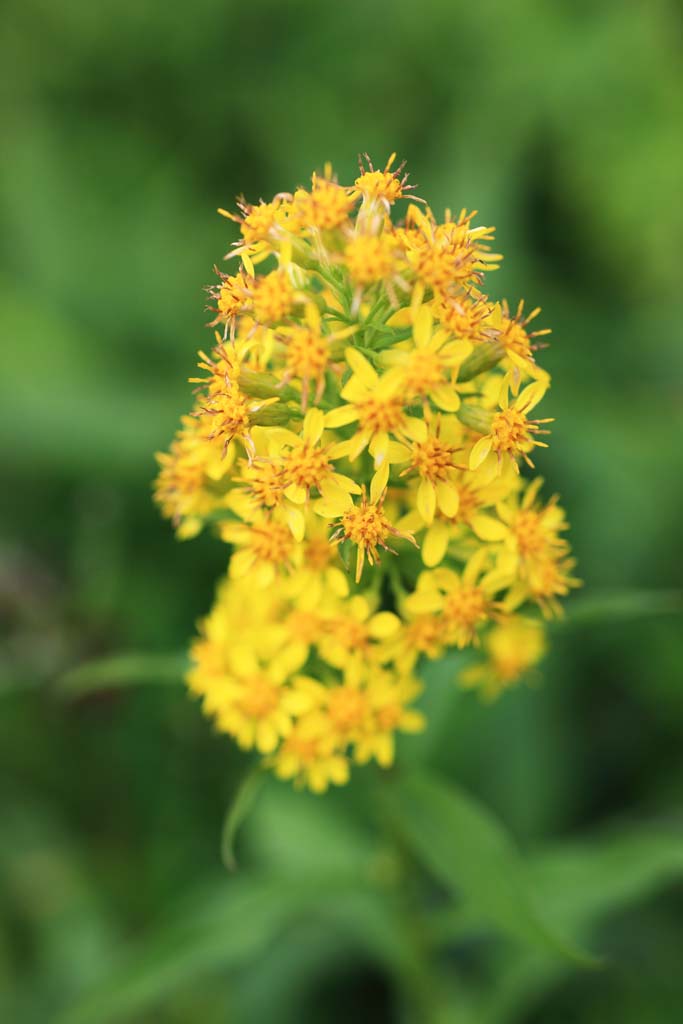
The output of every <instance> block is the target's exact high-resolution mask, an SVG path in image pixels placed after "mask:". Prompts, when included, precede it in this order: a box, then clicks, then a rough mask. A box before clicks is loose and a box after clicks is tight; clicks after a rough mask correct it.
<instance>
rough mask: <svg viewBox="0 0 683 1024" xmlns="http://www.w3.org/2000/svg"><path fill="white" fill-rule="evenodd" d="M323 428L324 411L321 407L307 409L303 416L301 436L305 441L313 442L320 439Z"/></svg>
mask: <svg viewBox="0 0 683 1024" xmlns="http://www.w3.org/2000/svg"><path fill="white" fill-rule="evenodd" d="M324 429H325V413H324V412H323V411H322V409H309V410H308V412H307V413H306V415H305V416H304V428H303V437H304V440H305V441H309V442H310V444H315V443H316V442H317V441H319V440H320V437H321V435H322V432H323V430H324Z"/></svg>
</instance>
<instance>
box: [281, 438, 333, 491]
mask: <svg viewBox="0 0 683 1024" xmlns="http://www.w3.org/2000/svg"><path fill="white" fill-rule="evenodd" d="M329 472H330V463H329V461H328V458H327V454H326V449H324V448H316V447H315V446H314V445H312V444H309V443H308V442H307V441H305V442H304V443H303V444H302V445H301V446H300V447H299V448H295V449H293V450H292V451H291V452H290V454H289V457H288V458H287V462H286V464H285V476H286V479H287V483H288V484H296V486H297V487H305V488H306V489H307V490H310V488H311V487H320V484H321V483H322V481H323V480H324V479H325V477H326V476H327V475H328V474H329Z"/></svg>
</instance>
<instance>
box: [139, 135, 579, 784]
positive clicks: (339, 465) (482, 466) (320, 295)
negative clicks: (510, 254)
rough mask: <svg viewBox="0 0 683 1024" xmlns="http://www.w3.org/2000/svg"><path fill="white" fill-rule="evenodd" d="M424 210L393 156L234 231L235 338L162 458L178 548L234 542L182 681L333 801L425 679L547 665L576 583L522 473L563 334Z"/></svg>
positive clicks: (537, 437)
mask: <svg viewBox="0 0 683 1024" xmlns="http://www.w3.org/2000/svg"><path fill="white" fill-rule="evenodd" d="M411 191H412V186H410V185H408V183H407V175H406V174H405V173H404V169H403V164H400V165H398V166H396V165H395V156H394V155H392V156H391V157H390V158H389V160H388V161H387V162H386V164H381V165H379V167H378V168H376V167H375V166H374V165H373V163H372V161H371V160H370V158H369V157H367V156H365V157H364V158H363V160H362V161H361V164H360V171H359V174H358V176H357V177H356V179H355V181H354V182H353V184H351V185H344V184H343V183H342V184H340V183H339V182H338V181H337V179H336V177H335V175H334V174H333V172H332V168H331V167H330V166H329V165H326V166H325V169H324V172H323V173H322V174H320V175H318V174H313V176H312V178H311V184H310V186H309V187H307V188H298V189H296V191H295V192H294V193H293V194H291V193H290V192H279V193H277V194H276V195H275V196H274V197H273V198H272V199H271V200H270V201H268V202H264V201H261V202H259V203H258V204H257V205H250V204H249V203H247V202H246V201H245V200H239V201H238V204H237V210H236V212H234V213H230V212H227V211H224V210H222V211H220V212H221V213H222V214H223V215H224V216H225V217H227V218H228V220H229V221H233V222H235V223H236V224H237V225H239V238H237V239H236V240H235V241H234V242H233V244H232V247H231V251H230V253H229V256H231V257H233V258H236V259H237V260H238V261H239V269H237V270H236V272H235V273H233V274H223V273H221V272H218V277H217V279H215V281H214V284H212V285H211V286H210V287H209V289H208V292H209V296H210V300H211V310H212V316H213V322H212V326H216V327H219V331H218V333H216V335H215V337H216V343H215V345H214V347H213V348H212V349H211V350H210V352H209V354H208V355H207V354H206V353H204V352H200V363H199V366H200V370H201V371H202V373H203V376H198V377H192V378H190V381H191V383H192V385H193V386H194V388H195V392H194V403H193V406H192V410H191V415H190V416H186V417H184V418H183V420H182V421H181V428H180V430H179V432H178V434H177V435H176V438H175V439H174V440H173V442H172V443H171V446H170V450H169V451H168V452H166V453H164V454H160V455H158V456H157V458H158V461H159V472H158V476H157V480H156V483H155V498H156V500H157V501H158V502H159V504H160V506H161V511H162V514H163V515H165V516H168V517H169V518H170V519H172V521H173V523H174V525H175V527H176V529H177V531H178V535H179V536H181V537H190V536H194V535H195V534H196V533H198V532H199V531H200V530H201V529H202V527H204V526H211V527H212V528H213V530H214V532H215V533H216V534H217V535H218V537H219V538H221V539H222V540H223V541H225V542H226V543H228V544H229V545H231V550H230V558H229V564H228V569H227V575H226V579H225V581H224V582H223V584H222V585H221V587H220V588H219V590H218V593H217V597H216V601H215V604H214V607H213V609H212V611H211V612H210V614H209V615H208V616H207V619H206V620H205V622H204V623H203V624H202V626H201V629H200V636H199V637H198V639H197V640H196V641H195V643H194V644H193V648H192V655H193V668H192V670H191V671H190V673H189V675H188V685H189V686H190V688H191V690H193V691H194V692H195V693H197V694H198V695H199V696H200V697H201V699H202V701H203V706H204V710H205V711H206V712H207V713H208V714H210V715H211V716H212V717H213V719H214V721H215V723H216V726H217V728H218V729H220V730H222V731H224V732H226V733H228V734H229V735H231V736H233V737H234V738H235V739H236V741H237V742H238V743H239V744H240V745H242V746H243V747H245V748H248V749H252V748H253V749H255V750H256V751H257V752H258V753H260V754H261V755H262V756H263V758H264V762H265V764H266V765H267V766H269V767H270V768H271V769H272V771H273V772H274V773H275V774H276V775H277V776H278V777H280V778H284V779H291V780H293V781H294V783H295V784H296V785H305V786H307V787H308V788H310V789H312V790H313V791H314V792H322V791H324V790H325V789H326V788H327V787H328V786H330V785H341V784H343V783H345V782H346V781H347V780H348V778H349V771H350V765H351V764H353V763H364V762H366V761H369V760H375V761H376V762H377V763H378V764H379V765H380V766H383V767H386V766H388V765H389V764H391V762H392V761H393V758H394V743H395V736H396V733H397V732H401V731H403V732H414V731H416V730H417V729H419V728H421V727H422V725H423V720H422V716H421V714H420V712H419V711H418V710H417V709H416V708H415V707H414V706H413V701H414V700H415V699H416V698H417V697H418V696H419V692H420V684H419V682H418V681H417V679H416V678H415V677H414V674H413V673H415V672H417V673H419V672H420V669H421V664H422V661H423V660H424V659H426V658H439V657H441V656H442V655H444V654H445V653H446V652H447V651H448V650H449V648H453V647H459V648H460V647H465V646H468V645H481V646H482V649H483V651H484V653H485V655H486V664H485V665H484V666H475V667H474V668H472V669H471V670H468V672H467V673H465V674H464V676H463V682H464V683H465V684H469V685H477V686H479V687H480V688H481V689H482V690H483V692H485V693H488V694H493V693H494V692H498V690H500V689H501V688H502V687H503V686H507V685H510V684H511V683H512V682H513V681H514V680H515V679H516V678H517V677H518V676H519V675H520V674H521V673H522V672H523V671H524V670H525V669H526V668H527V667H529V666H531V665H532V664H534V663H535V662H536V661H537V660H538V658H540V656H541V653H542V650H543V643H544V641H543V636H544V634H543V632H542V630H541V629H540V628H539V627H538V626H537V625H536V624H533V623H532V622H531V620H530V619H529V618H528V613H529V611H530V610H531V611H533V612H534V613H537V608H540V609H541V611H542V612H543V614H544V615H551V614H558V613H559V611H560V601H561V599H562V598H563V597H565V596H566V595H567V594H568V593H569V591H570V590H571V589H572V588H573V587H575V586H578V583H579V581H578V580H577V579H576V578H575V576H574V560H573V559H572V557H571V553H570V549H569V544H568V543H567V541H566V539H565V531H566V526H567V524H566V521H565V517H564V513H563V511H562V509H561V507H560V505H559V502H558V501H557V499H556V498H551V499H550V500H547V499H546V500H543V499H541V497H540V496H539V490H540V487H541V481H540V479H537V480H533V479H532V480H531V481H528V480H527V479H526V478H525V477H523V476H522V475H521V474H520V466H521V467H522V469H523V470H524V472H526V468H527V467H531V468H533V467H532V462H531V454H532V452H533V449H534V448H535V447H537V446H545V443H544V441H543V440H542V438H543V435H544V434H545V433H547V431H546V430H545V429H544V424H546V423H549V422H550V420H547V419H537V418H534V417H535V413H534V412H533V410H534V409H535V407H536V406H537V405H538V403H539V402H540V401H541V399H542V397H543V396H544V394H545V392H546V390H547V389H548V387H549V386H550V377H549V375H548V374H547V372H546V371H545V370H544V369H543V368H542V367H541V366H539V364H538V362H537V358H538V355H539V353H540V350H541V349H542V348H543V347H544V343H543V340H542V339H543V337H544V336H545V335H546V334H547V333H548V332H547V331H546V330H532V326H531V325H532V323H533V320H534V319H535V317H536V315H537V313H538V310H537V309H533V310H532V312H531V313H529V314H526V313H525V310H524V305H523V303H520V304H519V305H518V306H517V307H516V310H515V312H514V314H513V313H511V311H510V307H509V306H508V305H507V303H506V302H505V301H504V300H500V301H498V300H497V299H493V298H491V297H489V295H488V294H487V291H486V286H485V279H486V275H487V272H488V271H489V270H494V269H495V268H496V267H497V265H498V263H499V261H500V259H501V257H500V256H499V255H498V254H496V253H494V252H492V251H491V246H492V239H493V236H494V231H493V228H490V227H483V226H476V225H475V223H474V217H475V214H474V213H469V212H467V211H466V210H464V209H463V210H461V211H460V212H459V213H456V214H455V215H452V214H451V212H450V211H449V210H446V212H445V214H444V215H443V216H442V217H437V216H436V215H435V214H434V212H433V211H432V210H431V209H430V208H429V207H428V206H426V205H422V206H420V205H417V204H418V203H422V201H421V200H416V201H415V202H413V203H410V204H408V207H407V210H406V211H405V217H404V218H403V219H399V218H398V217H397V216H396V214H395V210H394V207H395V204H396V203H397V201H398V200H400V199H403V198H407V197H408V196H409V195H410V193H411ZM236 233H237V232H235V234H236ZM219 325H220V326H219ZM415 537H417V541H416V539H415ZM402 540H407V541H409V542H410V543H409V544H403V543H396V542H398V541H402ZM418 543H419V552H418V551H417V550H415V551H414V550H412V548H411V546H410V545H412V546H414V547H415V548H418ZM394 547H395V548H396V550H394ZM354 549H355V551H354ZM349 551H350V552H351V553H352V554H355V572H352V573H351V574H350V573H349V572H348V570H347V569H346V566H345V562H344V559H345V558H346V556H347V553H348V552H349ZM383 551H389V552H390V553H392V555H394V556H395V557H393V558H391V559H386V560H385V559H383V560H382V561H380V555H381V554H382V552H383Z"/></svg>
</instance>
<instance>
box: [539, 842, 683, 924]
mask: <svg viewBox="0 0 683 1024" xmlns="http://www.w3.org/2000/svg"><path fill="white" fill-rule="evenodd" d="M529 877H530V878H531V880H532V883H533V885H534V887H535V888H536V890H537V892H538V893H539V896H540V897H541V899H542V900H543V904H544V906H545V907H546V908H547V912H548V914H549V915H550V916H551V917H552V919H553V920H554V921H556V922H557V923H558V924H560V925H562V926H565V927H571V928H574V929H576V928H582V929H585V928H586V927H587V926H588V925H589V924H591V923H592V922H593V921H594V920H596V919H597V918H599V917H602V916H603V915H605V914H607V913H609V912H610V911H614V910H619V909H621V908H623V907H625V906H627V905H629V904H631V903H633V902H634V901H636V900H639V899H642V898H644V897H645V896H647V895H649V894H650V893H651V892H654V891H656V890H657V889H658V888H661V887H662V886H665V885H668V884H671V883H672V882H674V881H676V880H677V879H680V878H683V828H681V827H680V826H679V827H675V828H673V827H670V828H664V827H662V826H661V825H657V824H653V825H647V826H645V825H640V826H638V827H637V828H632V829H628V830H623V831H620V832H617V833H614V834H612V835H605V836H603V837H600V838H598V839H595V840H590V841H586V842H582V843H576V842H575V843H567V844H563V845H561V846H558V847H557V849H554V850H550V851H548V852H545V853H542V854H540V855H538V856H536V857H535V858H533V859H532V860H531V861H530V864H529Z"/></svg>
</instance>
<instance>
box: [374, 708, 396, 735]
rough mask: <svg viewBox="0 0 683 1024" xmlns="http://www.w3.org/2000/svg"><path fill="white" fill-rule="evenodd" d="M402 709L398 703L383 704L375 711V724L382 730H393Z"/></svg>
mask: <svg viewBox="0 0 683 1024" xmlns="http://www.w3.org/2000/svg"><path fill="white" fill-rule="evenodd" d="M401 714H402V709H401V705H400V704H385V705H384V707H383V708H378V710H377V712H376V718H377V725H378V726H379V728H380V730H381V731H382V732H393V730H394V729H395V728H396V726H397V725H398V723H399V722H400V721H401Z"/></svg>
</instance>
